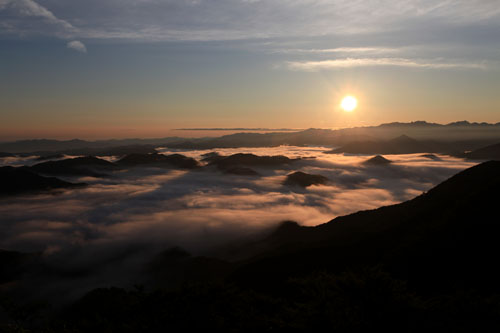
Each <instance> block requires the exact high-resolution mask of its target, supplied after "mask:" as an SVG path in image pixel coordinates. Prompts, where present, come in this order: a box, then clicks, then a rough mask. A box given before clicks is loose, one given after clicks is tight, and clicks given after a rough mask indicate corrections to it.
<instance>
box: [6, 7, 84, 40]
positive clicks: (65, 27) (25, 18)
mask: <svg viewBox="0 0 500 333" xmlns="http://www.w3.org/2000/svg"><path fill="white" fill-rule="evenodd" d="M0 11H4V15H5V19H6V21H8V22H7V23H9V25H10V26H11V27H13V29H11V30H13V31H17V32H18V33H21V32H22V33H29V32H32V33H40V31H39V30H38V31H37V30H34V31H31V29H32V28H33V26H37V25H36V24H34V23H33V22H32V20H41V21H42V22H43V23H44V24H49V25H52V28H55V27H58V28H59V31H58V34H68V33H73V32H75V31H76V28H75V27H74V26H73V25H72V24H71V23H69V22H68V21H65V20H63V19H60V18H58V17H56V16H55V15H54V13H52V12H51V11H50V10H48V9H47V8H46V7H44V6H42V5H40V4H38V3H37V2H35V1H33V0H0ZM30 20H31V21H30ZM14 28H15V29H14ZM50 30H52V29H50ZM56 34H57V33H56Z"/></svg>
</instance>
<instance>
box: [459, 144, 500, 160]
mask: <svg viewBox="0 0 500 333" xmlns="http://www.w3.org/2000/svg"><path fill="white" fill-rule="evenodd" d="M463 157H465V158H468V159H471V160H496V161H499V160H500V143H498V144H494V145H491V146H487V147H483V148H479V149H476V150H473V151H471V152H467V153H465V154H463Z"/></svg>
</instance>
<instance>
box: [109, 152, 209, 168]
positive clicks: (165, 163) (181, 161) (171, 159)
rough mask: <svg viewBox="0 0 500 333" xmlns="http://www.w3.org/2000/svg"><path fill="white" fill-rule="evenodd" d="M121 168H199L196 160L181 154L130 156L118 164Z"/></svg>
mask: <svg viewBox="0 0 500 333" xmlns="http://www.w3.org/2000/svg"><path fill="white" fill-rule="evenodd" d="M116 164H118V165H119V166H123V167H131V166H161V167H177V168H182V169H194V168H197V167H198V166H199V163H198V161H196V160H195V159H194V158H191V157H186V156H184V155H181V154H172V155H163V154H158V153H153V154H130V155H127V156H125V157H123V158H122V159H121V160H119V161H118V162H116Z"/></svg>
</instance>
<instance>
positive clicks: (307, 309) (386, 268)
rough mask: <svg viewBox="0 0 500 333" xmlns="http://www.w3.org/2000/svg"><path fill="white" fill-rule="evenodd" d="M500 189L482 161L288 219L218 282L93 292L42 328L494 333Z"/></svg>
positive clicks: (490, 165)
mask: <svg viewBox="0 0 500 333" xmlns="http://www.w3.org/2000/svg"><path fill="white" fill-rule="evenodd" d="M499 189H500V162H486V163H483V164H481V165H478V166H476V167H473V168H470V169H468V170H465V171H463V172H461V173H459V174H457V175H455V176H454V177H452V178H450V179H448V180H447V181H445V182H443V183H442V184H440V185H438V186H437V187H435V188H434V189H432V190H430V191H429V192H427V193H425V194H422V195H421V196H419V197H417V198H415V199H413V200H410V201H407V202H404V203H402V204H398V205H393V206H387V207H382V208H379V209H376V210H370V211H362V212H358V213H355V214H352V215H348V216H344V217H339V218H336V219H334V220H332V221H330V222H328V223H326V224H323V225H320V226H317V227H300V226H298V225H297V224H294V223H292V222H289V223H286V224H283V225H282V226H281V227H280V228H278V229H277V230H276V231H275V232H274V233H273V234H272V235H270V236H269V237H268V238H267V239H265V240H263V241H262V242H260V244H257V245H256V246H255V247H256V248H259V249H261V250H260V254H259V255H257V256H254V257H253V258H251V259H248V260H246V261H243V262H238V263H233V267H232V272H230V273H229V274H228V275H226V278H225V279H221V280H219V282H217V283H212V284H204V285H200V284H197V285H185V286H184V287H183V288H181V289H179V290H177V291H168V292H167V291H161V290H158V291H144V290H143V289H142V287H137V288H136V290H132V291H126V290H124V289H119V288H106V289H96V290H94V291H92V292H90V293H89V294H87V295H86V296H85V297H83V298H82V299H80V300H79V301H77V302H76V303H75V304H73V305H72V306H70V307H69V308H67V309H66V310H64V311H62V312H61V313H60V314H59V315H57V316H56V319H53V320H52V321H49V324H46V326H45V327H48V328H50V329H48V328H47V329H45V330H46V331H51V332H54V331H61V332H67V331H70V332H104V331H105V332H138V331H140V332H159V331H170V332H185V331H194V330H204V331H220V332H256V331H265V332H271V331H272V332H276V331H278V332H311V331H332V332H367V331H378V330H381V331H384V332H426V331H442V332H472V331H474V332H498V330H499V329H500V283H499V281H500V273H499V272H498V270H497V262H498V256H499V254H500V242H498V237H499V232H500V219H499V218H498V208H497V205H498V202H500V191H499ZM209 262H210V261H204V263H207V264H209ZM156 264H157V265H158V264H159V265H161V262H157V263H156ZM216 266H217V267H219V268H220V267H221V266H224V267H223V268H224V270H228V271H230V270H231V269H230V268H229V267H228V266H226V265H222V263H221V262H217V264H216ZM215 269H216V268H214V270H215ZM204 270H205V272H207V271H206V270H207V267H206V266H205V265H204ZM11 322H12V321H11ZM21 323H22V322H21ZM23 324H24V323H23ZM25 325H28V326H29V325H34V326H33V327H36V324H32V323H30V322H28V323H27V324H25ZM39 327H40V326H39ZM22 328H25V327H22ZM28 328H29V327H28ZM18 331H21V330H18ZM35 331H37V330H35ZM38 331H42V330H41V329H38Z"/></svg>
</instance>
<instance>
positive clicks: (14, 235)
mask: <svg viewBox="0 0 500 333" xmlns="http://www.w3.org/2000/svg"><path fill="white" fill-rule="evenodd" d="M324 150H325V149H324V148H321V147H309V148H306V147H277V148H257V149H250V148H248V149H218V150H217V151H218V152H219V153H221V154H224V155H228V154H233V153H236V152H251V153H255V154H259V155H278V154H281V155H286V156H289V157H291V158H295V157H309V158H306V159H303V160H301V161H298V162H294V163H293V164H291V165H288V166H285V167H282V168H278V169H262V168H257V169H256V170H257V171H258V172H259V173H260V174H261V177H245V176H236V175H226V174H223V173H221V172H220V171H218V170H216V169H210V168H208V169H204V170H196V171H189V172H187V171H178V170H165V169H157V168H140V169H133V170H129V171H124V172H118V173H116V174H113V175H112V176H111V177H109V178H101V179H97V178H91V177H86V178H78V179H75V178H69V179H68V180H73V181H85V182H87V183H89V184H91V185H90V186H89V187H87V188H84V189H78V190H70V191H66V192H64V193H62V194H58V195H51V194H44V195H35V196H25V197H16V198H12V199H2V200H0V216H1V224H0V248H3V249H10V250H20V251H42V252H43V253H44V256H45V258H46V260H47V261H48V262H49V263H51V264H52V265H53V266H54V267H57V268H58V269H61V270H69V271H72V270H75V271H89V272H90V273H88V274H86V275H85V276H83V277H80V278H79V279H80V280H79V282H78V281H77V280H76V278H75V277H72V281H66V280H64V279H63V281H62V282H61V281H57V287H56V286H55V285H54V286H53V288H54V289H53V290H52V289H51V288H49V289H50V291H47V293H52V292H54V293H56V294H57V293H59V292H60V288H62V287H61V286H63V285H67V288H68V289H71V290H73V291H74V292H82V291H84V290H88V289H89V288H93V287H98V286H107V285H110V284H120V283H121V284H122V285H127V283H130V277H131V276H133V274H137V273H138V272H137V269H138V267H141V265H143V264H144V263H145V262H147V261H148V260H150V259H151V258H152V256H153V255H154V254H155V253H158V252H159V251H161V250H164V249H167V248H169V247H173V246H180V247H183V248H185V249H187V250H188V251H190V252H193V253H195V254H211V253H213V251H216V250H217V249H219V248H220V247H221V246H223V245H225V244H228V243H232V242H237V241H242V240H245V239H249V238H252V237H260V236H259V235H261V234H262V233H265V232H267V230H269V228H272V227H275V226H276V225H277V224H279V223H280V222H281V221H284V220H295V221H297V222H299V223H301V224H304V225H317V224H320V223H324V222H327V221H329V220H330V219H332V218H334V217H336V216H340V215H345V214H349V213H352V212H356V211H359V210H364V209H373V208H377V207H380V206H383V205H390V204H394V203H397V202H401V201H404V200H407V199H411V198H413V197H415V196H417V195H419V194H420V193H422V191H426V190H428V189H430V188H431V187H433V186H434V185H436V184H438V183H439V182H441V181H443V180H445V179H446V178H448V177H450V176H451V175H453V174H455V173H456V172H458V171H460V170H462V169H465V168H467V167H470V166H472V165H473V163H470V162H465V161H463V160H460V159H455V158H450V157H446V156H441V160H430V159H428V158H425V157H422V156H420V155H418V154H416V155H393V156H390V155H388V156H386V157H387V158H388V159H390V160H393V161H394V163H393V164H391V165H389V166H386V167H381V166H366V165H364V164H363V163H362V162H363V161H365V160H366V159H367V158H369V156H349V155H331V154H324V153H322V151H324ZM164 151H165V152H168V151H166V150H164ZM183 153H184V154H186V155H189V156H193V157H196V158H200V156H201V154H203V153H206V151H187V152H183ZM297 170H301V171H303V172H307V173H311V174H320V175H323V176H326V177H328V178H329V179H330V180H331V182H330V183H329V184H327V185H325V186H310V187H308V188H306V189H304V188H301V187H289V186H284V185H282V182H283V181H284V179H285V177H286V175H287V174H289V173H291V172H293V171H297ZM134 272H135V273H134ZM65 281H66V282H65ZM76 284H78V285H80V286H81V289H79V288H76V289H75V285H76Z"/></svg>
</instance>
